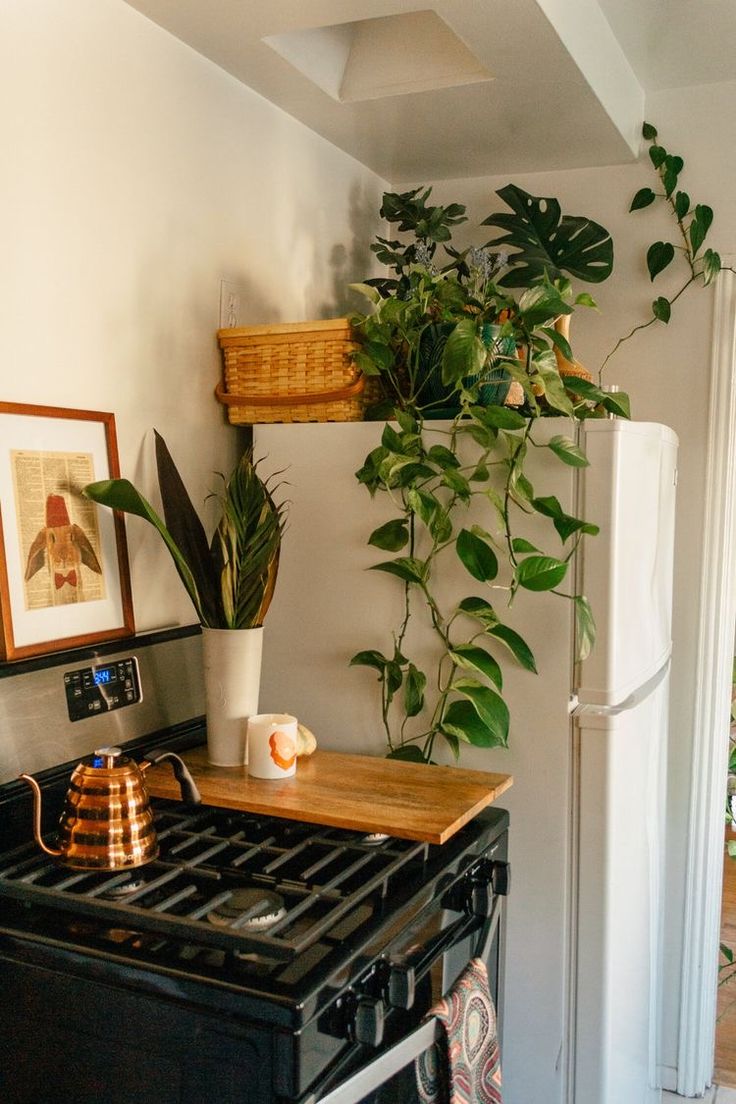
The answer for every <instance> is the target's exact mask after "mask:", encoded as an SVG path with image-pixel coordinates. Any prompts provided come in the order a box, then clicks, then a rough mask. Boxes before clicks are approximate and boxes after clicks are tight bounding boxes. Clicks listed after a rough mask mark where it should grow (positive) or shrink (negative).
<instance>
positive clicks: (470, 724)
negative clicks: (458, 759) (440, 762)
mask: <svg viewBox="0 0 736 1104" xmlns="http://www.w3.org/2000/svg"><path fill="white" fill-rule="evenodd" d="M440 731H441V732H442V733H448V734H450V735H452V736H455V737H456V739H458V740H462V741H463V742H465V743H467V744H473V745H474V746H476V747H497V746H499V745H500V746H502V747H505V746H506V743H505V741H502V742H501V743H500V744H499V740H498V733H497V731H495V730H493V729H490V728H489V726H488V725H487V724H486V723H484V722H483V721H482V720H481V718H480V716H479V715H478V711H477V710H476V709H474V708H473V705H472V704H471V703H470V702H469V701H452V702H450V704H449V705H448V707H447V709H446V710H445V715H444V718H442V722H441V725H440ZM506 739H508V736H506Z"/></svg>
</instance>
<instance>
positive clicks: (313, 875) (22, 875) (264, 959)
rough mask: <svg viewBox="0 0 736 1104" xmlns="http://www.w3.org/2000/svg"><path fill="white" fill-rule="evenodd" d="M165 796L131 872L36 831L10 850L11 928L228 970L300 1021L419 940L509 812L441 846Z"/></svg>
mask: <svg viewBox="0 0 736 1104" xmlns="http://www.w3.org/2000/svg"><path fill="white" fill-rule="evenodd" d="M155 806H156V831H157V835H158V839H159V845H160V853H159V856H158V858H157V859H155V860H154V861H152V862H150V863H147V864H146V865H145V866H142V867H138V868H136V869H133V870H126V871H121V872H109V873H108V872H105V873H96V872H95V873H90V872H87V871H80V870H71V869H69V868H66V867H64V866H63V865H61V864H59V863H57V862H55V861H54V860H53V859H50V858H49V857H48V856H47V855H45V854H44V853H42V852H41V851H39V850H38V849H37V847H36V845H35V844H34V843H27V844H23V845H22V846H20V847H18V848H15V849H14V850H12V851H11V852H8V853H6V854H4V855H0V901H2V909H1V910H0V932H2V931H5V932H15V933H17V934H21V935H24V936H25V937H26V938H29V937H30V938H32V939H33V938H36V939H38V940H41V941H44V940H52V941H53V942H54V943H56V944H62V945H64V946H66V947H67V948H70V949H77V950H78V949H84V950H85V951H88V952H90V953H93V954H94V953H95V952H96V953H98V954H100V953H101V954H104V955H106V956H107V957H109V958H114V959H116V960H118V961H120V962H125V961H127V962H129V963H131V964H132V963H135V964H137V965H138V966H141V965H145V966H146V967H148V968H149V969H150V970H152V971H154V972H158V973H161V974H167V975H169V976H171V975H175V976H180V977H184V978H186V979H187V980H188V981H190V982H191V981H207V982H209V983H218V982H219V983H220V984H222V985H225V986H227V988H228V989H231V990H232V989H236V990H239V991H241V992H242V993H248V994H250V996H251V998H257V997H259V996H260V998H261V1000H262V1001H266V1002H268V1003H269V1004H272V1005H277V1006H281V1007H282V1012H286V1011H287V1009H288V1010H289V1015H288V1018H289V1020H290V1021H291V1022H292V1023H293V1022H294V1019H295V1018H297V1019H298V1020H299V1021H300V1022H303V1019H304V1017H307V1016H309V1015H311V1014H312V1013H313V1012H314V1010H315V1008H316V1007H317V1006H318V1005H319V1004H321V1003H323V1001H322V1000H320V994H323V997H327V996H328V995H329V993H334V991H335V989H336V988H339V987H341V986H344V984H345V983H346V982H349V981H350V980H352V977H353V976H354V975H355V974H356V973H359V972H360V971H362V970H364V969H365V967H366V965H367V964H368V963H369V962H370V961H371V959H372V958H374V957H375V956H376V955H377V954H380V953H381V952H382V951H383V949H384V948H385V946H386V945H387V943H388V942H389V941H390V940H391V938H392V933H401V934H402V937H403V938H404V941H406V940H407V939H408V938H410V936H409V934H408V933H409V930H410V929H411V928H412V925H415V924H419V925H421V914H422V910H423V909H424V908H427V907H429V906H431V905H432V903H433V902H435V909H436V901H437V898H438V896H441V895H442V894H443V893H447V892H448V891H449V890H450V887H451V886H452V885H453V884H454V883H456V882H458V881H459V880H461V879H462V877H463V873H464V872H465V871H467V869H468V868H469V867H470V866H471V865H472V863H473V861H474V859H476V858H477V856H478V855H479V854H480V853H481V852H482V851H483V850H484V848H486V847H487V846H488V841H489V839H491V838H493V837H494V836H495V835H497V834H498V829H499V822H500V818H502V817H503V816H504V814H502V813H500V812H488V813H487V814H485V816H481V817H479V818H476V819H475V820H474V821H473V822H471V823H470V824H469V825H467V826H466V827H465V828H464V829H461V831H460V832H459V833H457V835H456V836H455V837H453V839H451V840H450V841H449V842H448V843H446V844H444V845H442V847H439V846H433V845H430V844H426V843H414V842H411V841H408V840H400V839H395V838H390V837H389V838H382V839H381V838H379V839H378V840H376V839H374V838H373V837H370V836H364V835H362V834H360V833H357V832H350V831H345V830H342V829H330V828H327V829H325V828H322V827H316V826H314V825H308V824H304V823H302V822H294V821H288V820H283V819H280V818H276V817H263V816H257V815H253V814H248V813H238V812H233V811H231V810H227V809H220V808H213V807H208V806H198V807H191V806H183V805H181V804H179V803H176V802H169V801H156V802H155ZM217 988H218V986H217V984H215V988H214V989H213V990H212V991H213V999H218V998H217V996H216V990H217ZM279 1018H280V1017H279Z"/></svg>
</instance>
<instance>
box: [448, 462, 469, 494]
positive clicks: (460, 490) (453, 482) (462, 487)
mask: <svg viewBox="0 0 736 1104" xmlns="http://www.w3.org/2000/svg"><path fill="white" fill-rule="evenodd" d="M442 482H443V483H444V484H445V486H447V487H449V488H450V490H452V491H455V493H456V494H458V495H459V496H460V498H463V499H468V498H470V495H471V490H470V483H469V482H468V480H467V479H466V478H465V476H464V475H461V474H460V472H459V471H456V470H455V468H447V469H446V470H445V471H444V472H443V473H442Z"/></svg>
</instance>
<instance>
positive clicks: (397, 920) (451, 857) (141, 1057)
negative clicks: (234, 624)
mask: <svg viewBox="0 0 736 1104" xmlns="http://www.w3.org/2000/svg"><path fill="white" fill-rule="evenodd" d="M195 642H196V638H195ZM172 645H173V646H174V647H175V650H176V651H177V655H176V657H174V658H173V659H172V656H169V657H168V658H166V657H164V656H162V654H160V653H161V652H162V650H163V648H164V646H165V647H167V648H169V649H170V648H171V647H172ZM181 647H184V648H185V649H191V647H192V639H189V638H185V639H184V640H183V641H182V640H180V639H178V637H176V635H175V636H174V637H173V638H170V637H166V638H165V639H163V640H162V639H159V638H155V639H153V640H152V641H151V642H150V643H147V644H146V645H141V644H140V642H139V641H136V642H134V644H132V645H128V647H127V649H126V650H125V655H124V658H130V657H131V655H133V656H134V658H135V659H136V661H137V663H138V666H139V669H140V680H141V687H142V701H147V702H148V703H149V704H148V710H149V712H148V714H147V715H146V717H147V721H146V731H141V732H131V731H130V730H128V731H125V730H123V731H120V722H119V720H118V721H117V722H116V724H117V727H118V731H117V732H116V733H115V742H117V743H124V744H125V746H126V750H128V751H129V752H132V753H133V754H137V752H138V751H140V752H141V754H142V753H143V750H144V748H145V747H146V746H149V747H150V746H152V744H153V743H155V744H156V745H161V744H162V743H163V744H165V745H166V746H168V747H170V748H171V749H175V750H183V749H184V748H186V747H187V746H192V745H195V744H197V743H201V742H202V741H203V739H204V729H203V724H202V720H201V717H199V716H191V717H190V718H188V719H181V718H177V717H176V708H175V706H173V705H172V704H171V703H169V702H168V699H167V695H166V694H162V695H161V699H160V701H159V702H158V704H153V705H152V703H151V699H152V698H154V702H155V696H156V694H157V692H158V691H157V682H156V679H155V677H154V676H155V674H156V671H157V670H158V671H159V679H160V680H161V679H162V676H161V672H162V671H164V672H165V670H166V667H167V664H168V663H170V662H174V663H175V664H176V665H180V664H181V662H182V660H181V658H180V657H179V654H178V650H179V649H180V648H181ZM119 649H120V646H119V645H117V648H116V650H117V651H119ZM120 655H121V656H122V655H123V653H122V652H121V653H120ZM102 658H103V659H104V656H103V657H102ZM115 658H116V659H117V657H115ZM87 661H88V658H87V657H85V656H84V655H83V654H80V653H74V654H71V655H69V654H68V655H66V656H63V657H61V660H60V661H59V657H57V658H56V660H55V661H53V662H52V664H51V669H52V675H51V677H50V676H49V667H48V666H44V667H43V672H44V674H43V679H41V678H38V682H39V684H41V683H43V684H44V685H45V684H46V682H49V678H50V685H52V686H53V683H54V679H55V678H56V679H58V677H59V676H61V677H62V678H63V675H64V674H68V673H69V671H70V670H74V667H75V664H76V665H78V666H80V667H81V666H83V665H84V663H85V662H87ZM40 670H41V668H40V667H36V666H34V665H33V664H31V665H30V666H29V665H25V666H24V667H23V668H21V669H17V668H16V672H17V673H15V674H12V675H11V674H9V673H8V672H5V671H4V672H3V674H4V677H3V678H2V679H0V724H1V723H3V722H4V720H6V719H7V717H8V716H9V715H10V713H12V711H13V708H14V706H13V704H12V703H13V699H14V695H13V686H12V680H13V678H16V679H22V678H24V677H25V679H26V684H25V685H22V684H20V683H19V684H18V686H17V691H16V693H17V694H18V695H20V696H21V698H23V697H26V698H27V695H28V694H29V692H30V688H31V686H32V683H33V678H34V675H36V674H37V672H38V671H40ZM29 679H30V681H29ZM164 681H165V680H164ZM158 685H162V681H159V683H158ZM60 687H61V693H62V695H63V683H60ZM49 698H50V699H51V700H54V701H55V697H54V694H53V692H51V693H50V695H49ZM36 700H37V701H41V700H44V694H43V693H41V692H39V696H38V697H37V698H36ZM8 703H10V704H8ZM140 705H141V703H140V702H137V703H135V705H134V706H132V707H131V709H130V710H125V713H126V714H128V713H129V712H130V713H132V712H133V711H134V710H135V709H137V708H139V707H140ZM55 707H56V706H55ZM179 708H184V707H183V706H181V704H180V705H179ZM152 709H154V711H158V717H156V716H154V718H153V719H154V723H153V724H151V716H152V715H151V710H152ZM50 711H51V710H50ZM51 712H52V711H51ZM120 712H122V711H120ZM172 717H173V723H169V724H164V725H162V724H158V725H157V724H156V720H157V719H158V720H159V721H161V720H163V721H169V720H171V718H172ZM57 719H58V717H57ZM110 719H111V718H108V723H109V721H110ZM53 721H54V717H53V716H52V717H49V718H47V720H46V722H45V723H44V725H43V726H42V727H43V731H44V739H43V746H44V748H45V752H44V754H46V755H50V754H52V752H50V751H49V750H48V746H47V745H48V733H49V731H50V729H49V725H50V724H53ZM98 722H100V723H99V724H98ZM103 722H104V718H95V719H94V721H92V720H91V721H90V725H92V724H94V725H95V726H96V728H97V729H99V730H100V731H101V725H102V723H103ZM126 723H128V724H129V723H131V722H130V721H127V722H126ZM71 724H73V725H74V728H73V730H72V729H71V728H70V725H71ZM83 727H84V725H82V724H80V725H77V724H76V722H69V723H66V721H65V722H64V724H62V725H61V729H62V734H61V736H60V740H62V741H63V740H70V739H73V740H77V739H78V737H77V735H76V733H77V731H79V730H81V729H83ZM13 731H14V734H15V735H14V748H15V752H14V753H9V752H8V749H7V747H6V748H5V749H4V754H5V755H6V757H7V756H8V755H9V754H10V755H11V757H12V754H16V755H19V757H20V758H21V760H22V751H23V749H22V748H21V749H20V750H19V749H18V737H17V730H16V729H15V728H14V730H13ZM3 732H4V730H3V729H2V728H0V744H1V743H2V739H3ZM70 733H73V736H72V735H70ZM121 736H129V737H130V738H129V739H127V740H121V738H120V737H121ZM87 739H88V738H87V737H85V740H87ZM96 742H99V732H98V731H95V733H91V734H90V737H89V747H87V748H85V749H82V748H81V747H79V748H76V749H75V750H76V751H77V753H78V754H79V755H80V756H81V754H86V753H87V752H88V751H89V750H91V749H92V746H93V745H94V743H96ZM107 742H110V740H109V739H108V740H107ZM64 746H65V747H67V748H68V746H69V745H68V744H66V745H64ZM34 747H35V745H34V738H33V737H32V736H31V737H29V740H28V748H27V752H28V757H27V758H26V759H25V761H21V762H19V764H18V766H19V767H20V769H24V770H31V771H33V772H34V773H35V774H36V777H38V778H39V781H40V782H41V785H42V790H43V793H44V800H45V802H46V806H47V820H46V822H45V826H44V827H45V830H47V831H48V830H52V828H53V823H54V821H55V819H56V817H57V816H58V812H59V809H60V804H61V800H62V798H63V793H64V792H65V788H66V783H67V781H68V777H69V774H70V771H71V768H72V767H73V766H74V759H73V758H67V759H66V760H65V761H64V762H59V763H55V764H51V765H49V764H48V763H46V764H44V763H43V762H42V757H41V756H40V755H39V754H38V748H37V747H36V748H35V751H34ZM34 755H35V761H34ZM155 810H156V829H157V834H158V837H159V843H160V853H159V855H158V857H157V858H156V859H155V860H153V861H152V862H150V863H148V864H146V865H145V866H143V867H140V868H137V869H134V870H128V871H116V872H106V873H96V872H90V873H88V872H84V871H78V870H77V871H75V870H69V869H66V868H64V867H63V866H61V865H59V864H58V863H56V862H55V860H53V859H52V858H50V857H49V856H48V855H46V854H44V853H43V852H41V851H40V850H39V849H37V847H36V846H35V844H34V842H33V840H32V833H31V809H30V800H29V795H28V794H27V793H26V790H25V787H23V786H22V785H21V784H20V783H18V782H16V781H15V780H14V779H13V778H7V777H6V778H4V779H2V781H1V782H0V992H1V993H2V999H3V1007H4V1012H5V1015H4V1016H3V1029H2V1032H0V1100H2V1101H3V1104H46V1102H48V1104H66V1102H67V1101H69V1102H72V1101H74V1102H75V1104H134V1102H135V1104H139V1102H142V1104H146V1102H148V1101H151V1102H154V1101H155V1102H156V1104H169V1102H170V1104H174V1102H176V1104H203V1102H205V1101H207V1102H209V1101H213V1102H214V1101H217V1102H218V1104H229V1102H231V1101H232V1102H233V1104H234V1102H235V1101H238V1104H242V1102H244V1101H245V1102H247V1104H318V1102H323V1104H358V1102H359V1101H360V1102H362V1101H366V1102H368V1101H370V1102H371V1104H392V1102H396V1104H399V1102H401V1104H404V1102H407V1104H408V1102H409V1101H411V1100H412V1099H414V1089H413V1069H412V1066H413V1061H414V1059H415V1057H416V1056H417V1055H418V1053H419V1052H420V1051H421V1050H423V1049H424V1048H425V1047H426V1046H428V1045H431V1043H432V1041H433V1040H434V1037H435V1034H436V1028H435V1024H434V1022H433V1021H431V1020H425V1016H426V1013H427V1011H428V1010H429V1009H430V1008H431V1006H432V1004H433V1003H434V1002H435V1001H436V1000H437V999H438V998H439V996H440V995H442V993H443V992H445V991H447V989H448V988H449V987H450V985H451V984H452V982H453V981H454V980H455V978H456V977H457V976H458V974H459V973H460V972H461V970H462V969H463V967H464V966H465V964H466V963H467V962H468V960H469V958H471V957H473V955H480V956H481V957H483V958H484V960H485V961H486V962H487V964H488V967H489V978H490V982H491V989H492V993H493V995H494V998H495V1000H496V1004H497V1008H498V1011H499V1023H500V1022H501V1021H502V1003H503V976H502V975H503V953H504V947H503V945H504V922H505V918H504V908H503V905H504V899H505V895H506V893H507V890H508V862H507V838H508V817H507V814H506V813H505V812H504V811H502V810H498V809H495V808H491V809H489V810H486V811H485V812H484V813H483V814H481V815H480V816H478V817H476V818H475V819H474V820H472V821H471V822H470V823H469V824H467V825H465V826H464V827H463V828H462V829H460V831H459V832H457V833H456V834H455V835H454V836H453V837H452V838H451V839H450V840H449V841H448V842H447V843H445V844H444V845H442V846H435V845H430V844H425V843H416V842H413V841H408V840H398V839H394V838H386V837H372V836H364V835H362V834H360V833H356V832H349V831H345V830H342V829H332V828H325V827H323V826H317V825H311V824H305V823H302V822H296V821H290V820H284V819H281V818H276V817H264V816H260V815H255V814H250V813H239V812H233V811H232V810H226V809H220V808H213V807H211V806H190V805H185V804H183V803H179V802H172V801H163V800H160V801H156V802H155Z"/></svg>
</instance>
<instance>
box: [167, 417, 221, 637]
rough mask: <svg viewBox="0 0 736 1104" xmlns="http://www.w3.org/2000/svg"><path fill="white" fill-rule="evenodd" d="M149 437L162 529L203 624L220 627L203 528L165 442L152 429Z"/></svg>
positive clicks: (217, 597)
mask: <svg viewBox="0 0 736 1104" xmlns="http://www.w3.org/2000/svg"><path fill="white" fill-rule="evenodd" d="M153 435H154V438H155V443H156V467H157V469H158V485H159V490H160V491H161V502H162V504H163V508H164V520H165V522H166V528H167V529H168V531H169V533H170V534H171V536H172V539H173V541H174V543H175V544H176V547H177V548H178V549H179V551H180V552H181V554H182V556H183V558H184V559H185V560H186V562H187V564H188V565H189V569H190V571H191V572H192V575H193V576H194V578H195V580H196V584H197V591H198V593H199V598H200V603H201V606H202V617H203V619H204V620H203V624H205V625H210V626H214V625H219V624H222V618H223V607H222V597H221V594H220V587H219V584H218V580H217V577H216V574H215V572H214V571H213V563H212V555H211V553H210V549H209V544H208V541H207V536H206V534H205V531H204V526H203V525H202V522H201V521H200V520H199V517H198V515H197V511H196V510H195V509H194V506H193V505H192V501H191V499H190V497H189V495H188V494H187V491H186V488H185V486H184V483H183V481H182V478H181V476H180V475H179V471H178V469H177V467H176V464H175V463H174V461H173V460H172V458H171V453H170V452H169V449H168V447H167V445H166V442H165V441H164V439H163V437H162V436H161V434H160V433H159V432H158V431H157V430H155V429H154V431H153Z"/></svg>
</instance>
